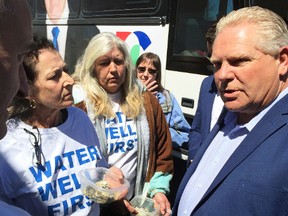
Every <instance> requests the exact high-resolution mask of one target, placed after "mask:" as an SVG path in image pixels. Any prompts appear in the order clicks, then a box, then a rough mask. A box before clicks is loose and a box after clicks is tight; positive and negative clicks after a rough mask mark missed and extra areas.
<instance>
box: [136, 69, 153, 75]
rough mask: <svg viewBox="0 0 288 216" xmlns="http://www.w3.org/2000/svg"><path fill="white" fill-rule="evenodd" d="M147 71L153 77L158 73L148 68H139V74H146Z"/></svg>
mask: <svg viewBox="0 0 288 216" xmlns="http://www.w3.org/2000/svg"><path fill="white" fill-rule="evenodd" d="M146 69H147V70H148V73H149V74H151V75H154V74H156V73H157V70H154V69H151V68H146V67H137V71H138V72H139V73H144V72H145V71H146Z"/></svg>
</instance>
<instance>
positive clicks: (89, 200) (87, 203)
mask: <svg viewBox="0 0 288 216" xmlns="http://www.w3.org/2000/svg"><path fill="white" fill-rule="evenodd" d="M85 198H86V199H87V202H86V205H87V206H92V205H93V203H94V201H92V200H91V199H90V198H89V197H87V196H85Z"/></svg>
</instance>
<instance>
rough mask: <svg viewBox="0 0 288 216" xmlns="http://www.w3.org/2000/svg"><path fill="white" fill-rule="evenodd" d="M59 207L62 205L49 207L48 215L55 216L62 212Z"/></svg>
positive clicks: (57, 204)
mask: <svg viewBox="0 0 288 216" xmlns="http://www.w3.org/2000/svg"><path fill="white" fill-rule="evenodd" d="M59 207H60V203H56V204H54V205H51V206H48V214H49V215H54V214H55V213H58V212H60V210H59Z"/></svg>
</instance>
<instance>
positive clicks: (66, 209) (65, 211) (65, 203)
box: [63, 200, 69, 215]
mask: <svg viewBox="0 0 288 216" xmlns="http://www.w3.org/2000/svg"><path fill="white" fill-rule="evenodd" d="M63 208H64V215H68V214H69V207H68V203H67V200H64V201H63Z"/></svg>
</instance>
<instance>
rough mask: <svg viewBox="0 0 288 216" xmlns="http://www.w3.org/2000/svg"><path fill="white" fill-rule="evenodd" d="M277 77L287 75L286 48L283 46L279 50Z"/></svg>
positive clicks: (287, 58) (287, 53) (287, 60)
mask: <svg viewBox="0 0 288 216" xmlns="http://www.w3.org/2000/svg"><path fill="white" fill-rule="evenodd" d="M279 61H280V67H279V75H282V76H284V75H287V73H288V46H283V47H281V48H280V52H279Z"/></svg>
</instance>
